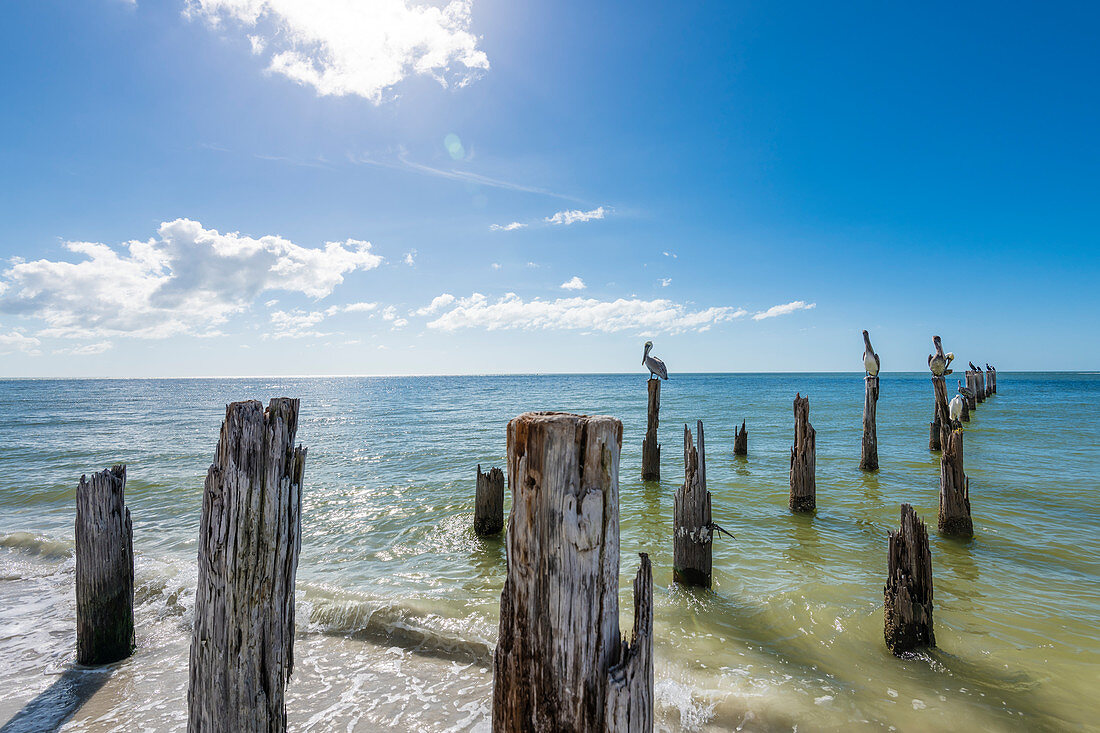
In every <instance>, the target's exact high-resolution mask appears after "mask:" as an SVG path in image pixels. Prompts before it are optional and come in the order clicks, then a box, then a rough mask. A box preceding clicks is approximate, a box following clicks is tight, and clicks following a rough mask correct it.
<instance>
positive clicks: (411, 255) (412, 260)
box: [405, 249, 416, 267]
mask: <svg viewBox="0 0 1100 733" xmlns="http://www.w3.org/2000/svg"><path fill="white" fill-rule="evenodd" d="M405 264H406V265H408V266H409V267H412V266H413V265H415V264H416V250H415V249H414V250H411V251H409V252H406V253H405Z"/></svg>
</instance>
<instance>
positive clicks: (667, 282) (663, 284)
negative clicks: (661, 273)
mask: <svg viewBox="0 0 1100 733" xmlns="http://www.w3.org/2000/svg"><path fill="white" fill-rule="evenodd" d="M658 282H660V283H661V287H662V288H667V287H668V286H669V285H671V284H672V278H671V277H662V278H661V279H660V280H659V281H658Z"/></svg>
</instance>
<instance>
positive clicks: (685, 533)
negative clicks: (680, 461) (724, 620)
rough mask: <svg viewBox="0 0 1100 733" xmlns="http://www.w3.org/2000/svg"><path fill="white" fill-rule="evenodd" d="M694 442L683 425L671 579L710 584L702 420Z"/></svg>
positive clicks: (710, 532) (710, 533)
mask: <svg viewBox="0 0 1100 733" xmlns="http://www.w3.org/2000/svg"><path fill="white" fill-rule="evenodd" d="M696 430H697V432H698V443H699V445H698V446H696V445H694V444H693V443H692V440H691V431H690V430H688V426H687V425H685V426H684V484H683V486H681V487H680V488H679V489H678V490H677V491H676V493H675V495H674V496H673V510H672V532H673V535H672V579H673V580H675V581H676V582H677V583H683V584H684V585H698V586H702V587H704V588H709V587H710V580H711V577H710V576H711V556H712V552H711V550H712V545H711V540H712V539H713V533H714V524H713V522H712V521H711V514H710V492H709V491H707V463H706V447H705V444H704V439H703V421H702V420H699V421H698V422H697V424H696Z"/></svg>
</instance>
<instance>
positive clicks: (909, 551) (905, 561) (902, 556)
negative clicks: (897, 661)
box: [883, 504, 936, 656]
mask: <svg viewBox="0 0 1100 733" xmlns="http://www.w3.org/2000/svg"><path fill="white" fill-rule="evenodd" d="M883 595H884V597H885V604H884V606H883V621H884V631H885V636H886V646H887V647H889V649H890V651H892V652H893V653H894V654H896V655H897V656H901V655H902V654H904V653H906V652H909V651H912V650H913V649H916V648H918V647H929V646H935V645H936V636H935V634H934V633H933V630H932V553H931V551H930V550H929V548H928V529H927V528H926V527H925V526H924V522H923V521H921V519H920V518H918V517H917V513H916V512H915V511H913V507H911V506H910V505H908V504H902V505H901V528H900V529H899V530H898V531H897V532H891V533H890V550H889V556H888V558H887V571H886V586H885V587H884V588H883Z"/></svg>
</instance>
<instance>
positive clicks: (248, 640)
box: [187, 397, 306, 733]
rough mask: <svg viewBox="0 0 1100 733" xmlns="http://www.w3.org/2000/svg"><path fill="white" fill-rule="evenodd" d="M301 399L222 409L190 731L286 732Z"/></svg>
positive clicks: (206, 507)
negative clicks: (286, 692) (299, 406)
mask: <svg viewBox="0 0 1100 733" xmlns="http://www.w3.org/2000/svg"><path fill="white" fill-rule="evenodd" d="M297 430H298V400H296V399H288V398H285V397H284V398H276V399H273V400H271V402H270V404H269V405H268V407H267V409H266V410H265V409H264V407H263V404H262V403H260V402H257V401H255V400H250V401H247V402H234V403H232V404H230V405H228V406H227V407H226V408H225V421H224V422H223V423H222V429H221V435H220V437H219V438H218V449H217V453H216V455H215V457H214V463H213V465H211V466H210V470H209V472H208V473H207V474H206V485H205V487H204V490H203V499H202V523H201V525H200V529H199V578H198V591H197V593H196V597H195V627H194V631H193V633H192V636H191V668H190V686H189V688H188V691H187V701H188V711H189V716H188V730H189V731H190V732H191V733H210V732H211V731H223V730H241V731H273V732H276V733H277V732H278V731H284V730H286V707H285V704H284V692H285V690H286V683H287V678H288V677H289V676H290V673H291V669H292V668H293V665H294V581H295V575H296V573H297V570H298V552H299V550H300V548H301V514H300V507H301V499H302V471H303V468H304V466H305V459H306V449H305V448H302V447H301V446H299V447H297V448H295V447H294V438H295V434H296V433H297Z"/></svg>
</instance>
